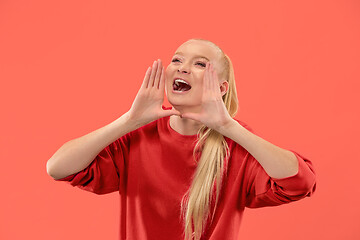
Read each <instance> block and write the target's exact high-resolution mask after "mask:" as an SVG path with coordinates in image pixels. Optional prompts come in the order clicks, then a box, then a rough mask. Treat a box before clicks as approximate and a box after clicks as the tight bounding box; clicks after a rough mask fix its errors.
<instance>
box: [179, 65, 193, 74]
mask: <svg viewBox="0 0 360 240" xmlns="http://www.w3.org/2000/svg"><path fill="white" fill-rule="evenodd" d="M177 71H178V72H180V73H189V72H190V70H189V68H188V67H187V66H185V65H181V66H179V68H178V70H177Z"/></svg>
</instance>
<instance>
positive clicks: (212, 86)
mask: <svg viewBox="0 0 360 240" xmlns="http://www.w3.org/2000/svg"><path fill="white" fill-rule="evenodd" d="M210 88H211V90H212V91H214V90H215V74H214V66H213V65H212V64H211V69H210Z"/></svg>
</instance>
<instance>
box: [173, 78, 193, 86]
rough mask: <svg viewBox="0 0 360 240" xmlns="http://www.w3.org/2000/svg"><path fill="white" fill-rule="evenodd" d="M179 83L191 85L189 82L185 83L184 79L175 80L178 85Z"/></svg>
mask: <svg viewBox="0 0 360 240" xmlns="http://www.w3.org/2000/svg"><path fill="white" fill-rule="evenodd" d="M179 82H182V83H185V84H186V85H190V84H188V83H187V82H185V81H184V80H182V79H175V83H176V84H178V83H179Z"/></svg>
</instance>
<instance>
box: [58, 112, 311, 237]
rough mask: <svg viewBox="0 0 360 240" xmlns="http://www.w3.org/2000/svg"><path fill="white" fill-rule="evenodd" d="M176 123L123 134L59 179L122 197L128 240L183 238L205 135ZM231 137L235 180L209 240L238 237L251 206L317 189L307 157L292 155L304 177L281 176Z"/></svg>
mask: <svg viewBox="0 0 360 240" xmlns="http://www.w3.org/2000/svg"><path fill="white" fill-rule="evenodd" d="M169 119H170V117H164V118H161V119H158V120H156V121H154V122H151V123H149V124H147V125H145V126H143V127H141V128H138V129H136V130H134V131H132V132H130V133H128V134H126V135H124V136H122V137H121V138H119V139H117V140H116V141H115V142H113V143H111V144H110V145H108V146H107V147H106V148H104V149H103V150H102V151H101V152H100V153H99V154H98V155H97V156H96V158H95V159H94V160H93V161H92V162H91V163H90V165H89V166H88V167H87V168H85V169H84V170H82V171H80V172H78V173H74V174H72V175H70V176H67V177H65V178H62V179H58V181H66V182H68V183H70V184H71V185H72V186H77V187H79V188H81V189H83V190H86V191H90V192H93V193H96V194H107V193H111V192H119V195H120V205H121V206H120V235H119V239H121V240H123V239H130V240H152V239H156V240H161V239H166V240H168V239H171V240H183V225H182V224H181V222H180V202H181V199H182V197H183V195H184V194H185V192H186V191H187V189H188V188H189V186H190V183H191V177H192V175H193V174H194V172H195V169H196V163H195V161H194V159H193V156H192V153H193V148H194V146H195V143H196V142H195V140H196V138H197V136H196V135H191V136H189V135H181V134H179V133H178V132H176V131H175V130H173V129H172V128H171V127H170V124H169ZM235 120H236V119H235ZM237 121H238V122H239V123H240V124H241V125H242V126H244V127H245V128H246V129H248V130H249V131H251V132H253V131H252V129H251V128H250V127H249V126H247V125H246V124H245V123H243V122H242V121H239V120H237ZM225 139H226V141H227V143H228V146H229V149H230V157H229V159H228V162H227V164H228V170H227V171H228V172H227V177H226V178H225V179H224V183H223V188H222V191H221V196H220V198H219V203H218V207H217V209H216V213H215V217H214V221H213V223H212V224H211V225H210V226H208V228H207V229H206V232H205V235H204V236H203V237H202V240H205V239H206V240H227V239H238V238H239V236H238V234H239V228H240V225H241V219H242V216H243V212H244V209H245V207H249V208H259V207H265V206H276V205H280V204H284V203H289V202H291V201H296V200H299V199H302V198H304V197H307V196H311V195H312V194H313V192H314V191H315V188H316V182H315V172H314V168H313V165H312V163H311V162H310V161H309V160H308V159H306V158H305V157H303V156H301V155H300V154H299V153H297V152H295V151H293V150H290V151H292V152H293V153H295V155H296V157H297V158H298V161H299V171H298V173H297V174H296V175H294V176H291V177H287V178H282V179H274V178H271V177H270V176H269V175H268V174H267V173H266V172H265V170H264V169H263V168H262V166H261V165H260V164H259V162H258V161H257V160H256V159H255V158H254V157H253V156H252V155H251V154H250V153H249V152H248V151H246V150H245V149H244V148H243V147H242V146H241V145H239V144H237V143H236V142H234V141H233V140H231V139H230V138H227V137H225Z"/></svg>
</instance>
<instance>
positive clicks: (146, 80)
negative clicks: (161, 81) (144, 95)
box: [141, 67, 151, 89]
mask: <svg viewBox="0 0 360 240" xmlns="http://www.w3.org/2000/svg"><path fill="white" fill-rule="evenodd" d="M150 73H151V67H148V69H147V70H146V73H145V77H144V80H143V82H142V84H141V88H143V89H145V88H146V87H147V85H148V82H149V79H150Z"/></svg>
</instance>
